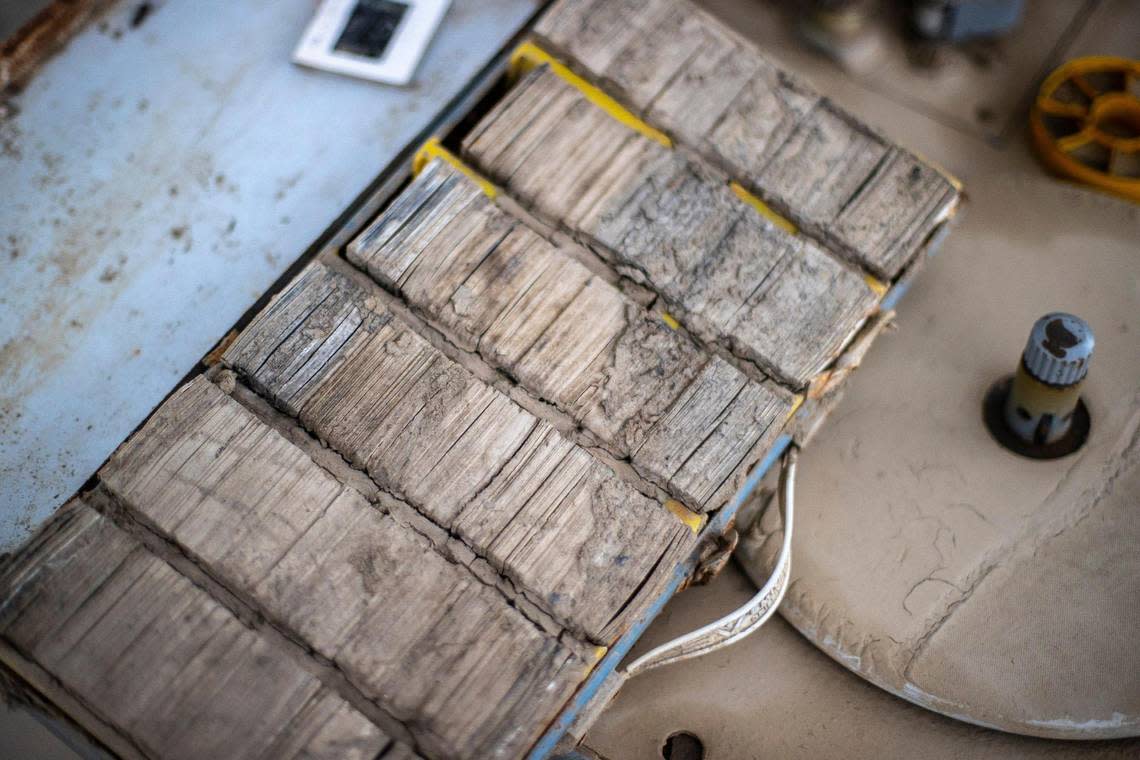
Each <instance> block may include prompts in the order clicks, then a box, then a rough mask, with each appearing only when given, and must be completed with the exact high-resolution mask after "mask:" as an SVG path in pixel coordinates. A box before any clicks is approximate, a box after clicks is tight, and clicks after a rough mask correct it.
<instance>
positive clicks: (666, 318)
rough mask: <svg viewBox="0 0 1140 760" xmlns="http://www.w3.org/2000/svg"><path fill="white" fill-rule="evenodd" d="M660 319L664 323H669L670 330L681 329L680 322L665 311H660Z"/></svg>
mask: <svg viewBox="0 0 1140 760" xmlns="http://www.w3.org/2000/svg"><path fill="white" fill-rule="evenodd" d="M661 321H662V322H664V323H665V324H667V325H669V329H670V330H680V329H681V323H680V322H678V321H677V320H676V319H675V318H674V317H673V315H672V314H670V313H669V312H667V311H663V312H661Z"/></svg>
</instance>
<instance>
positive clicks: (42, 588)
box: [0, 0, 958, 760]
mask: <svg viewBox="0 0 1140 760" xmlns="http://www.w3.org/2000/svg"><path fill="white" fill-rule="evenodd" d="M537 39H538V44H539V45H545V46H547V49H548V50H549V51H551V52H553V55H554V57H553V58H552V57H551V56H550V55H549V54H548V53H547V52H544V50H543V48H542V47H538V46H535V45H534V44H527V45H524V47H523V48H522V49H521V50H520V52H519V54H518V55H517V56H516V60H515V64H514V66H513V67H512V68H513V70H514V72H513V76H514V77H515V81H514V84H513V86H512V87H511V88H510V89H508V90H507V91H506V94H505V95H504V96H503V97H502V99H501V100H500V101H499V102H498V103H495V104H493V105H492V106H491V108H490V110H489V111H488V112H487V113H486V114H485V115H484V116H483V117H482V119H480V120H479V121H478V122H477V123H476V124H475V125H474V126H473V127H472V128H471V129H470V130H469V131H468V133H467V134H465V135H457V136H455V138H454V139H452V138H448V143H449V144H452V145H453V146H454V147H455V148H456V151H457V152H459V153H460V154H461V155H462V156H463V159H462V160H461V159H459V158H456V156H455V155H453V154H452V153H449V152H448V151H447V150H445V149H442V148H440V147H438V146H436V147H434V148H433V149H432V150H430V151H428V152H427V153H426V154H425V160H424V161H423V162H422V164H423V165H422V166H420V167H418V168H419V170H418V173H417V175H416V176H415V177H414V178H413V179H412V180H411V181H410V183H409V184H408V185H407V186H406V187H405V188H404V189H403V191H402V192H401V193H400V194H399V195H397V196H396V197H395V198H393V199H391V200H390V201H389V203H388V205H387V207H386V208H385V209H384V210H383V211H382V213H381V214H380V215H379V216H378V217H377V218H376V219H375V220H373V221H372V222H371V223H370V224H368V225H367V227H366V228H365V229H364V230H363V231H361V232H360V234H359V235H358V236H357V237H356V238H355V240H353V242H352V243H351V244H350V245H349V246H348V247H347V250H345V251H328V252H326V253H324V254H322V255H321V256H320V257H318V260H317V261H316V262H314V263H312V264H311V265H309V266H308V267H306V268H305V269H304V270H303V271H302V272H301V274H300V275H299V276H298V277H297V278H296V279H295V280H293V281H292V282H291V283H290V284H288V285H287V286H286V287H285V288H284V290H283V291H282V292H281V293H279V294H278V295H277V296H276V297H275V298H274V299H273V301H272V302H271V303H270V304H269V305H268V306H267V307H266V308H265V309H264V310H263V311H262V312H261V313H260V314H258V315H257V316H256V317H255V318H254V320H253V321H252V323H251V324H250V325H249V326H248V327H247V328H246V329H245V330H244V331H243V332H242V333H241V334H240V335H239V336H238V337H237V338H236V340H235V341H234V342H233V343H232V344H231V345H230V346H229V348H228V350H227V351H226V352H225V354H224V357H223V359H222V361H221V363H220V364H218V365H217V366H215V367H213V368H212V369H211V370H210V371H209V372H207V373H206V374H204V375H201V376H198V377H196V378H194V379H193V380H191V381H190V382H188V383H187V384H185V385H184V386H183V387H181V388H179V389H178V390H177V391H176V392H175V393H174V394H173V395H172V396H171V397H170V398H169V399H168V400H167V401H166V402H165V403H164V404H163V405H162V406H161V407H160V408H159V409H158V410H157V411H156V412H155V413H154V415H153V416H152V417H151V418H150V420H148V422H147V423H146V424H145V425H144V426H143V427H142V428H141V429H140V430H139V431H138V432H137V433H136V434H135V435H134V436H132V437H131V438H130V440H128V441H127V442H126V443H125V444H123V446H121V447H120V449H119V450H118V451H117V452H116V453H115V455H114V456H113V457H112V458H111V460H110V461H109V462H108V463H107V464H106V466H105V467H104V468H103V469H102V470H101V471H100V473H99V474H98V477H97V480H96V484H95V486H94V487H93V488H92V489H89V490H88V491H87V492H85V493H84V494H82V495H81V496H79V497H77V498H76V499H74V500H73V501H72V502H70V503H69V504H68V505H66V506H65V507H64V508H62V509H61V510H60V512H59V514H58V515H57V516H56V517H55V518H54V519H53V520H52V521H51V523H50V524H49V525H47V526H45V527H44V529H43V530H42V531H41V532H40V533H39V535H38V536H37V537H36V538H35V539H34V540H33V541H32V542H30V543H29V544H28V545H27V546H25V547H24V548H23V549H22V550H21V551H20V552H18V553H17V554H16V555H15V556H13V557H12V558H10V559H9V560H7V561H6V563H5V565H4V567H3V568H2V569H0V660H2V663H3V669H2V671H0V672H2V674H3V677H4V681H5V683H6V685H7V687H8V689H9V690H10V691H13V692H17V693H19V694H20V695H22V697H23V698H24V699H30V700H32V701H35V702H36V703H37V704H39V705H40V706H42V707H44V709H46V710H48V711H49V712H52V713H53V714H55V715H57V716H65V717H66V719H67V720H68V722H70V723H71V724H73V725H74V726H75V727H77V728H78V729H79V731H81V732H82V733H84V734H86V735H87V736H88V737H89V738H91V739H93V740H94V741H95V742H96V743H97V744H99V745H102V746H103V747H105V748H107V749H110V750H111V751H112V752H114V753H116V754H119V755H123V756H133V757H188V758H198V757H213V758H221V757H243V758H244V757H265V758H270V757H272V758H281V757H295V756H296V757H300V756H304V757H338V758H339V757H360V758H365V759H366V760H373V758H397V757H406V756H415V755H420V756H424V757H428V758H491V757H501V758H515V757H523V756H526V755H528V753H529V754H535V755H542V754H543V753H545V752H546V751H548V750H549V749H550V747H552V746H553V744H554V742H555V741H556V740H557V738H558V736H559V735H560V734H561V733H562V731H563V730H564V729H565V728H566V727H567V726H569V725H570V724H571V723H572V721H573V718H574V716H575V715H577V714H579V713H581V712H582V711H583V707H587V706H594V707H596V704H591V703H592V702H597V698H596V697H595V695H597V694H602V693H605V690H604V688H602V687H603V686H604V684H605V683H606V678H607V674H609V673H610V672H612V670H613V668H614V666H615V665H616V663H617V661H618V660H620V659H621V656H622V655H623V654H624V652H626V651H628V648H629V646H631V645H632V642H633V641H634V640H635V639H636V637H637V635H638V634H639V633H640V631H641V630H642V629H643V628H644V625H645V624H646V623H647V622H648V620H649V619H651V617H652V616H653V614H655V613H656V611H657V610H659V608H660V605H661V604H662V603H663V601H664V600H665V599H666V598H667V597H668V596H669V595H670V594H672V593H673V592H674V591H676V589H677V587H678V585H679V584H680V583H681V582H682V581H683V580H684V577H685V576H686V575H687V574H688V573H689V572H690V571H691V570H692V568H693V565H694V561H695V558H696V557H697V556H698V553H699V551H700V549H701V546H702V543H703V542H704V541H706V540H708V539H711V538H713V537H714V536H713V535H712V534H716V533H719V532H720V531H722V530H723V529H724V528H725V527H726V526H727V525H728V522H729V518H730V517H731V513H732V511H733V510H734V509H735V508H736V507H737V506H739V501H740V498H739V493H740V490H741V488H742V487H743V486H744V485H745V483H746V481H749V479H750V475H751V476H752V479H751V480H752V481H754V480H755V476H756V474H757V472H756V470H755V468H756V467H757V465H758V464H759V463H761V462H770V461H771V459H772V457H773V455H774V454H775V453H777V452H778V450H779V448H780V447H781V446H782V445H786V442H787V440H788V437H789V435H791V434H792V433H793V432H795V428H794V427H793V424H794V421H795V419H796V415H797V410H800V414H799V416H800V417H803V416H804V415H805V414H807V413H809V412H810V413H811V414H819V413H821V412H822V411H823V407H821V406H819V405H817V406H815V407H812V406H811V405H810V404H809V405H808V407H807V409H806V411H805V410H804V408H803V402H804V399H805V396H806V397H808V398H809V400H818V399H819V398H821V396H822V395H823V390H822V389H826V391H827V392H828V393H831V392H833V391H834V389H835V387H836V385H837V381H838V380H839V379H841V378H842V377H843V376H844V374H845V371H846V370H847V369H850V367H851V366H852V365H853V364H857V357H858V355H861V352H862V351H863V350H865V348H866V344H867V343H868V342H869V339H870V338H871V337H873V336H874V332H875V331H874V329H873V326H874V325H875V324H878V323H879V322H880V321H881V315H880V311H881V303H882V299H883V297H884V294H886V293H887V292H889V288H890V287H891V283H892V282H893V281H894V280H897V279H898V278H900V277H904V276H905V275H906V274H907V273H908V272H909V271H911V270H912V268H913V266H914V264H915V262H916V260H917V259H918V258H919V257H920V256H921V254H922V251H923V249H924V247H925V246H926V245H927V244H928V242H929V241H930V240H931V239H932V237H933V236H934V235H935V233H936V231H937V229H938V228H939V227H940V226H941V225H942V223H943V222H944V221H945V220H946V219H948V218H949V216H950V215H951V214H952V212H953V209H954V207H955V206H956V204H957V199H958V194H957V190H956V189H955V186H954V185H953V183H952V182H951V181H949V180H948V179H946V178H944V177H943V176H942V175H941V174H939V173H938V172H937V171H936V170H934V169H932V168H930V167H928V166H926V165H925V164H923V163H922V162H921V161H919V160H917V159H915V158H914V157H913V156H910V155H909V154H906V153H905V152H903V151H901V150H900V149H898V148H896V147H894V146H892V145H890V144H889V143H887V142H886V141H885V140H883V139H882V138H881V137H878V136H877V135H876V134H875V133H874V132H872V131H871V130H869V129H867V128H866V127H863V126H861V125H859V124H858V123H857V122H855V121H854V120H853V119H852V118H851V117H850V116H848V115H846V114H844V113H842V112H841V111H840V110H839V109H837V108H836V107H835V106H833V105H832V104H829V103H827V102H826V101H824V100H822V99H821V98H819V97H818V96H816V95H814V94H812V93H811V92H810V90H808V89H806V88H805V87H803V86H802V85H799V84H798V83H796V82H794V80H792V79H791V78H790V77H788V76H787V75H786V74H784V73H783V72H780V71H778V70H777V69H775V68H774V67H773V66H772V65H771V64H770V63H768V62H767V61H766V60H765V59H763V58H762V57H761V56H760V55H759V54H758V53H757V52H756V51H755V50H754V49H752V48H751V47H749V46H747V45H746V44H745V43H743V42H740V41H739V40H738V39H737V38H735V37H734V36H733V35H732V34H731V33H729V32H727V31H726V30H724V29H723V28H722V27H721V26H720V25H719V24H718V23H717V22H715V21H713V20H712V19H711V18H710V17H708V16H706V15H704V14H703V13H702V12H700V11H698V10H696V9H694V8H693V7H692V6H691V5H689V4H688V3H686V2H681V1H679V0H662V1H658V2H652V3H649V4H644V6H643V4H640V3H633V2H618V1H616V0H599V2H593V3H589V2H587V3H571V2H564V3H559V4H556V5H555V7H554V8H553V9H552V10H551V11H550V12H549V13H548V14H547V15H546V16H545V17H544V18H543V19H542V20H541V21H540V23H539V27H538V29H537ZM575 72H576V73H575ZM852 357H855V358H854V359H853V358H852Z"/></svg>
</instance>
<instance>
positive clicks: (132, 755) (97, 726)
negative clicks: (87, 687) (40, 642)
mask: <svg viewBox="0 0 1140 760" xmlns="http://www.w3.org/2000/svg"><path fill="white" fill-rule="evenodd" d="M0 689H2V690H3V691H5V692H6V693H8V694H9V695H11V698H12V699H13V700H14V701H16V702H18V703H21V704H25V705H28V706H29V707H31V708H32V709H34V710H35V711H37V712H39V713H41V714H42V715H44V716H45V717H47V718H48V719H49V720H50V721H51V722H52V723H54V724H57V725H59V726H60V727H61V728H63V729H64V731H65V732H67V733H71V734H73V735H74V736H75V737H76V738H77V739H78V740H79V741H81V742H85V743H88V744H89V745H90V750H91V751H90V752H81V754H84V755H86V756H88V757H119V758H124V759H125V760H146V755H145V754H144V753H143V752H142V751H141V750H140V749H139V748H138V747H136V746H135V745H134V744H133V743H132V742H131V741H130V740H129V739H128V738H127V737H125V736H123V735H122V734H120V733H119V732H118V731H117V730H115V728H114V727H112V726H111V725H110V724H109V723H106V722H105V721H104V720H103V719H102V718H100V717H98V716H97V715H96V714H95V713H93V712H92V711H91V710H89V709H88V708H87V705H85V704H84V703H83V702H82V701H80V700H79V699H77V698H76V697H74V696H73V695H72V694H70V693H69V692H68V691H67V690H66V689H65V688H64V687H63V686H62V685H61V684H60V683H59V681H57V680H56V679H55V678H54V677H53V676H52V675H51V674H50V673H48V671H46V670H44V669H43V668H42V667H40V666H39V664H37V663H35V662H33V661H32V660H29V659H27V658H26V657H24V655H23V654H21V653H20V652H19V651H17V650H16V649H15V648H14V647H12V646H11V645H10V644H9V643H8V642H7V641H6V640H4V639H2V638H0ZM68 744H69V745H70V744H71V742H68ZM72 749H75V750H76V751H77V752H79V751H80V750H81V749H87V748H82V747H75V746H73V747H72Z"/></svg>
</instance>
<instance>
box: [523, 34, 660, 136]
mask: <svg viewBox="0 0 1140 760" xmlns="http://www.w3.org/2000/svg"><path fill="white" fill-rule="evenodd" d="M544 64H545V65H547V66H549V67H550V70H551V71H553V72H554V73H555V74H556V75H558V77H559V78H560V79H562V80H563V81H565V82H566V83H567V84H569V85H570V86H571V87H573V88H574V89H576V90H578V91H579V92H580V93H582V95H584V96H585V98H586V100H588V101H590V102H591V103H593V104H594V105H596V106H597V107H598V108H600V109H602V110H603V111H605V112H606V113H607V114H609V115H610V116H611V117H612V118H614V119H616V120H617V121H619V122H621V123H622V124H624V125H626V126H627V127H629V128H630V129H632V130H633V131H635V132H639V133H641V134H643V135H645V136H646V137H648V138H649V139H650V140H656V141H657V142H659V143H661V144H662V145H664V146H665V147H666V148H672V147H673V141H672V140H670V139H669V136H668V135H666V134H665V133H664V132H662V131H660V130H658V129H654V128H653V127H651V126H649V125H648V124H646V123H645V122H644V121H642V120H641V119H639V118H637V117H636V116H634V115H633V114H632V113H631V112H630V111H629V110H628V109H627V108H626V107H625V106H623V105H622V104H621V103H619V102H617V101H616V100H614V99H613V98H611V97H610V96H609V95H607V94H606V93H604V92H602V91H601V90H600V89H598V88H597V87H595V86H594V85H592V84H590V83H589V82H587V81H586V80H585V79H583V78H582V77H580V76H578V75H577V74H575V73H574V72H573V71H571V70H570V69H569V68H567V67H566V64H564V63H562V62H561V61H559V60H558V59H557V58H555V57H554V56H552V55H551V54H550V53H547V52H546V51H545V50H543V49H542V48H540V47H539V46H538V45H536V44H534V43H533V42H524V43H523V44H521V45H519V46H518V47H517V48H515V51H514V52H513V53H511V59H510V62H509V63H508V64H507V75H508V76H509V77H510V78H511V79H512V80H517V79H519V78H521V77H522V76H523V75H524V74H526V73H527V72H528V71H530V70H531V69H534V68H537V67H539V66H542V65H544Z"/></svg>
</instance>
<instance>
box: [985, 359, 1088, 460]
mask: <svg viewBox="0 0 1140 760" xmlns="http://www.w3.org/2000/svg"><path fill="white" fill-rule="evenodd" d="M1012 385H1013V375H1010V376H1008V377H1003V378H1002V379H1001V380H998V381H997V382H996V383H994V384H993V385H991V386H990V389H989V390H988V391H986V399H985V401H984V402H982V419H984V420H985V421H986V427H987V428H988V429H989V431H990V435H992V436H993V437H994V440H996V441H997V442H998V443H1000V444H1001V445H1002V446H1004V447H1006V448H1007V449H1009V450H1010V451H1012V452H1013V453H1015V454H1020V455H1021V456H1023V457H1029V458H1030V459H1059V458H1060V457H1063V456H1067V455H1068V454H1072V453H1073V452H1074V451H1076V450H1077V449H1079V448H1080V447H1081V446H1084V445H1085V441H1087V440H1088V438H1089V430H1091V429H1092V418H1091V417H1090V416H1089V409H1088V407H1087V406H1085V402H1084V400H1083V399H1081V400H1079V401H1077V408H1076V409H1074V410H1073V421H1072V423H1071V424H1070V425H1069V432H1068V433H1066V434H1065V437H1064V438H1062V439H1060V440H1058V441H1054V442H1053V443H1027V442H1026V441H1024V440H1022V439H1021V437H1020V436H1019V435H1017V434H1016V433H1014V432H1013V431H1012V430H1010V429H1009V427H1008V426H1007V425H1006V424H1005V400H1006V397H1008V396H1009V389H1010V387H1011V386H1012Z"/></svg>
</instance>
